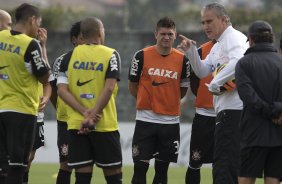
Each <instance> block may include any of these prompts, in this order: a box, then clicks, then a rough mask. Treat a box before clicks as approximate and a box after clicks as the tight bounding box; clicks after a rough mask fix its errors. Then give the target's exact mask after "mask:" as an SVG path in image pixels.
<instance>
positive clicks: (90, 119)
mask: <svg viewBox="0 0 282 184" xmlns="http://www.w3.org/2000/svg"><path fill="white" fill-rule="evenodd" d="M83 115H84V116H85V117H86V118H85V119H84V120H83V121H82V122H81V125H80V129H79V131H78V134H88V133H89V132H91V131H93V130H95V128H96V127H95V126H96V124H97V123H98V121H99V120H100V119H101V115H100V114H93V113H92V111H91V109H87V110H86V111H85V112H84V113H83Z"/></svg>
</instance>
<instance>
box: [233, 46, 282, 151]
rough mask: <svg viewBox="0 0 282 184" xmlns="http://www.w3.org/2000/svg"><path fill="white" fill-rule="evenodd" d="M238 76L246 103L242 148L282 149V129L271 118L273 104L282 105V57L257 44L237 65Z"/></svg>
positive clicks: (238, 82)
mask: <svg viewBox="0 0 282 184" xmlns="http://www.w3.org/2000/svg"><path fill="white" fill-rule="evenodd" d="M237 76H241V77H240V80H238V81H236V82H237V85H238V86H239V88H240V91H239V95H240V97H241V98H242V100H243V102H244V109H243V115H242V118H241V122H240V129H241V131H242V137H241V139H242V142H243V145H245V144H248V146H275V145H281V144H282V127H281V126H277V125H275V124H274V123H273V122H272V116H273V114H274V113H275V108H273V105H274V103H275V102H281V101H282V93H281V91H282V56H281V55H280V54H278V53H277V52H276V49H275V48H274V47H273V46H272V45H271V44H268V43H264V44H256V45H255V46H253V47H252V48H250V49H248V51H247V52H246V55H245V57H244V58H242V59H241V60H240V61H239V62H238V65H237V66H236V77H237ZM242 76H244V77H242ZM270 135H271V136H270ZM247 142H248V143H247ZM244 143H245V144H244Z"/></svg>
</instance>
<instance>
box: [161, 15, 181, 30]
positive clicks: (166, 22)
mask: <svg viewBox="0 0 282 184" xmlns="http://www.w3.org/2000/svg"><path fill="white" fill-rule="evenodd" d="M161 27H163V28H170V29H174V30H175V29H176V26H175V22H174V21H173V20H172V19H171V18H169V17H163V18H161V19H160V20H159V21H158V23H157V27H156V30H159V28H161Z"/></svg>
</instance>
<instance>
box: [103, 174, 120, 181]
mask: <svg viewBox="0 0 282 184" xmlns="http://www.w3.org/2000/svg"><path fill="white" fill-rule="evenodd" d="M105 178H106V181H107V184H122V173H119V174H115V175H111V176H105Z"/></svg>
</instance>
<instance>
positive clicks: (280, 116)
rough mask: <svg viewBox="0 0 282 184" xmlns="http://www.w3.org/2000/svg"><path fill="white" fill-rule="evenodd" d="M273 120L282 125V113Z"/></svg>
mask: <svg viewBox="0 0 282 184" xmlns="http://www.w3.org/2000/svg"><path fill="white" fill-rule="evenodd" d="M272 122H273V123H274V124H276V125H282V113H281V114H280V115H279V116H278V117H277V118H273V119H272Z"/></svg>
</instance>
